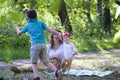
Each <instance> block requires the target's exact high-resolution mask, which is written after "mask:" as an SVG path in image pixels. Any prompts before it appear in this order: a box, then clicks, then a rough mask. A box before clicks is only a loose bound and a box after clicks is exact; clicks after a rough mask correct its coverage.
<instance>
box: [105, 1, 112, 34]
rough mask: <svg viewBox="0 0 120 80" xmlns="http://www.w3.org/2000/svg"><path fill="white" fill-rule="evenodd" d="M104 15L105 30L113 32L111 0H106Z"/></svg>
mask: <svg viewBox="0 0 120 80" xmlns="http://www.w3.org/2000/svg"><path fill="white" fill-rule="evenodd" d="M104 5H105V7H104V15H103V22H104V26H103V27H104V30H105V32H108V33H111V18H110V8H109V0H104Z"/></svg>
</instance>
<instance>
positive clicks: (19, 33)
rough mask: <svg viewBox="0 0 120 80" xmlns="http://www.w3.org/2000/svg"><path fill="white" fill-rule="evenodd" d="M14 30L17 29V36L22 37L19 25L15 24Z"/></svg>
mask: <svg viewBox="0 0 120 80" xmlns="http://www.w3.org/2000/svg"><path fill="white" fill-rule="evenodd" d="M14 28H15V30H16V31H17V35H18V36H20V35H22V32H21V30H20V29H19V27H18V25H17V24H14Z"/></svg>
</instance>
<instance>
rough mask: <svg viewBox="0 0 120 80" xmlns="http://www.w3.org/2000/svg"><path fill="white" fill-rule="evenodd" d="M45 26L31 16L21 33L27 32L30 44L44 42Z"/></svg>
mask: <svg viewBox="0 0 120 80" xmlns="http://www.w3.org/2000/svg"><path fill="white" fill-rule="evenodd" d="M46 29H47V26H46V25H45V24H44V23H43V22H40V21H38V19H37V18H32V19H29V20H28V23H27V24H26V25H25V26H24V27H23V29H22V31H21V32H22V33H25V32H28V33H29V35H30V39H31V44H32V45H34V44H42V43H45V36H44V30H46Z"/></svg>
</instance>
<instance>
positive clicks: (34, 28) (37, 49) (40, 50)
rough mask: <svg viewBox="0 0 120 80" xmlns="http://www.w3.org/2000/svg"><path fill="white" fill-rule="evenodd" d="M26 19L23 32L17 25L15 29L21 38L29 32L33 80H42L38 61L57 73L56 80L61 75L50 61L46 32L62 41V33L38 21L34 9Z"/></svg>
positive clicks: (28, 13)
mask: <svg viewBox="0 0 120 80" xmlns="http://www.w3.org/2000/svg"><path fill="white" fill-rule="evenodd" d="M26 17H27V20H28V23H27V24H26V25H25V26H24V27H23V29H22V30H20V29H19V27H18V26H17V25H16V24H15V25H14V27H15V29H16V31H17V34H18V35H19V36H20V35H22V34H23V33H26V32H28V33H29V35H30V39H31V49H30V57H31V62H32V70H33V72H34V75H35V78H34V79H33V80H40V78H39V76H38V67H37V61H38V59H40V60H41V62H43V63H44V65H46V66H47V67H49V68H51V69H52V70H53V71H54V72H55V76H56V78H58V74H59V73H60V72H59V71H58V70H57V69H56V67H55V66H54V65H53V64H51V63H50V62H49V61H48V54H47V47H46V44H45V36H44V30H47V31H48V32H50V33H53V34H56V35H58V36H59V38H60V39H61V33H59V32H57V31H55V30H53V29H50V28H48V27H47V26H46V25H45V24H44V23H43V22H40V21H38V19H37V12H36V11H35V10H34V9H30V10H28V11H27V12H26Z"/></svg>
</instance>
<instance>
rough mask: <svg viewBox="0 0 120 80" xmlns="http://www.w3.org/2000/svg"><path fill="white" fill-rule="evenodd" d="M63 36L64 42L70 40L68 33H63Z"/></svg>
mask: <svg viewBox="0 0 120 80" xmlns="http://www.w3.org/2000/svg"><path fill="white" fill-rule="evenodd" d="M63 37H64V41H65V42H66V43H69V41H70V37H71V36H70V34H69V33H65V34H64V35H63Z"/></svg>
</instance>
